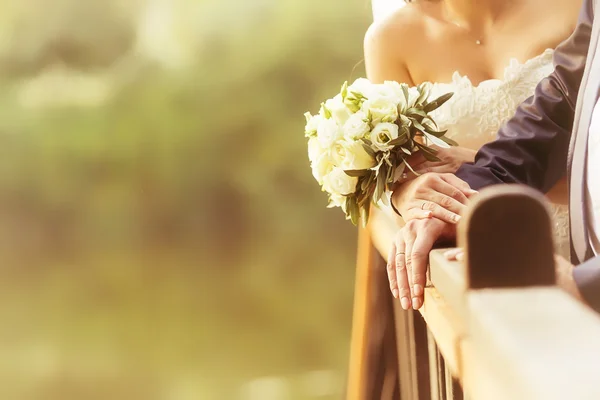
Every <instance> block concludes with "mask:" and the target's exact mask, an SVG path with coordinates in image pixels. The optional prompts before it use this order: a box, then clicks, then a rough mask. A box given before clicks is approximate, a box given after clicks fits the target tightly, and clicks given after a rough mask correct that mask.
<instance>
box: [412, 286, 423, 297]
mask: <svg viewBox="0 0 600 400" xmlns="http://www.w3.org/2000/svg"><path fill="white" fill-rule="evenodd" d="M413 293H414V294H415V296H422V295H423V286H421V285H414V286H413Z"/></svg>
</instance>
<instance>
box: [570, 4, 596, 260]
mask: <svg viewBox="0 0 600 400" xmlns="http://www.w3.org/2000/svg"><path fill="white" fill-rule="evenodd" d="M598 2H599V1H598V0H596V1H595V2H594V5H595V6H597V3H598ZM594 8H596V7H594ZM599 37H600V21H596V18H595V13H594V24H593V27H592V33H591V38H590V47H589V51H588V56H587V63H586V69H585V73H584V77H583V80H582V84H581V89H580V91H579V96H578V101H577V107H576V111H575V121H574V127H573V137H572V138H571V145H570V148H569V215H570V220H571V245H572V248H573V252H574V255H575V256H576V257H577V260H578V261H580V262H582V261H584V260H585V259H586V258H587V254H588V253H589V243H588V236H587V223H586V212H585V206H586V205H585V197H584V193H585V183H586V161H587V157H586V156H587V139H588V136H589V135H588V134H589V128H590V123H591V119H592V113H593V110H594V106H595V105H596V102H597V100H598V93H599V89H600V56H598V53H599V52H598V51H597V50H598V45H599V40H598V39H599ZM573 261H575V260H573Z"/></svg>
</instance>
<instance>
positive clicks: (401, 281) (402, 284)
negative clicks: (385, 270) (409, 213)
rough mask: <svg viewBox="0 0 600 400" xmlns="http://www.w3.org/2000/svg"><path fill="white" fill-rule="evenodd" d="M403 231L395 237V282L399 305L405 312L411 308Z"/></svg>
mask: <svg viewBox="0 0 600 400" xmlns="http://www.w3.org/2000/svg"><path fill="white" fill-rule="evenodd" d="M403 231H404V229H402V230H400V231H399V232H398V234H397V235H396V254H395V255H394V257H395V258H396V260H395V261H396V269H395V271H394V273H395V274H396V282H397V283H398V297H400V305H402V308H403V309H405V310H408V309H409V308H410V306H411V303H410V286H409V285H408V276H407V273H406V259H405V258H406V247H405V243H404V237H403Z"/></svg>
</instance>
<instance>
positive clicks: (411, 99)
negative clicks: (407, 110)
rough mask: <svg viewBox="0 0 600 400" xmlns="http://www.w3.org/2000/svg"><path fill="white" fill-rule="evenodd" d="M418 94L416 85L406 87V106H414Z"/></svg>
mask: <svg viewBox="0 0 600 400" xmlns="http://www.w3.org/2000/svg"><path fill="white" fill-rule="evenodd" d="M420 95H421V94H420V93H419V89H417V88H416V87H414V86H413V87H410V88H408V106H409V107H412V106H414V105H415V102H416V101H417V99H418V98H419V96H420Z"/></svg>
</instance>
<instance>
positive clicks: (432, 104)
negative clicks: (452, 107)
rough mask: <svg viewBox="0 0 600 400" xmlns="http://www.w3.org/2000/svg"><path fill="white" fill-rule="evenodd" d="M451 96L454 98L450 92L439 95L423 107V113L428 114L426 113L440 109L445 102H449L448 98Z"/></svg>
mask: <svg viewBox="0 0 600 400" xmlns="http://www.w3.org/2000/svg"><path fill="white" fill-rule="evenodd" d="M452 96H454V93H452V92H450V93H446V94H443V95H441V96H440V97H438V98H437V99H435V100H433V101H431V102H429V103H428V104H427V105H425V106H424V107H423V111H425V112H427V113H428V112H431V111H433V110H435V109H437V108H439V107H441V106H442V105H443V104H444V103H445V102H447V101H448V100H450V98H451V97H452Z"/></svg>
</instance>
